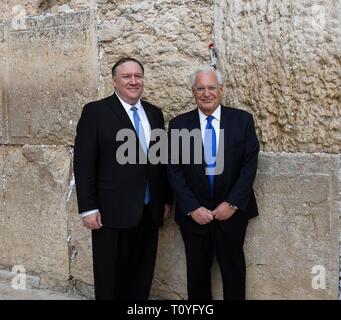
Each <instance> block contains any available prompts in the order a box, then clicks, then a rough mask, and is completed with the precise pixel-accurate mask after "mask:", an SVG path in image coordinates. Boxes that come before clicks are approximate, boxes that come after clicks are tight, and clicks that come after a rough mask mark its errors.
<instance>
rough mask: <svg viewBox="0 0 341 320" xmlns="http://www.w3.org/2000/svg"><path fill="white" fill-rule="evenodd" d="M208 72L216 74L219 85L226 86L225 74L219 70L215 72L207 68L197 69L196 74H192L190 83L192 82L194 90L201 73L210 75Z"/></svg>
mask: <svg viewBox="0 0 341 320" xmlns="http://www.w3.org/2000/svg"><path fill="white" fill-rule="evenodd" d="M208 72H214V73H215V75H216V77H217V80H218V83H219V84H221V85H222V84H224V77H223V74H222V73H221V72H220V71H219V70H213V69H212V68H210V67H206V66H205V67H199V68H196V69H195V70H194V72H193V73H192V74H191V77H190V81H191V86H192V88H193V87H194V85H195V81H196V79H197V76H198V74H199V73H208Z"/></svg>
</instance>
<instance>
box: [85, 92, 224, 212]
mask: <svg viewBox="0 0 341 320" xmlns="http://www.w3.org/2000/svg"><path fill="white" fill-rule="evenodd" d="M115 94H116V96H117V98H118V99H119V100H120V102H121V104H122V106H123V108H124V110H125V111H126V112H127V114H128V116H129V119H130V121H131V123H132V124H133V127H134V128H135V123H134V111H132V110H130V109H131V107H133V106H135V107H136V108H137V113H138V115H139V117H140V121H141V125H142V127H143V131H144V135H145V137H146V143H147V146H149V142H150V134H151V128H150V124H149V121H148V118H147V114H146V112H145V110H144V108H143V106H142V104H141V100H140V99H139V100H138V101H137V102H136V104H134V105H130V104H128V103H126V102H125V101H123V100H122V99H121V97H120V96H119V95H118V94H117V93H116V92H115ZM219 116H220V115H219ZM97 212H99V210H98V209H94V210H90V211H85V212H82V213H81V217H82V218H84V217H86V216H89V215H90V214H94V213H97Z"/></svg>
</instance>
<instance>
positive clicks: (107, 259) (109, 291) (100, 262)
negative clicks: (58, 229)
mask: <svg viewBox="0 0 341 320" xmlns="http://www.w3.org/2000/svg"><path fill="white" fill-rule="evenodd" d="M157 242H158V228H157V226H156V225H155V224H154V223H153V222H152V219H151V216H150V213H149V210H148V206H147V207H145V209H144V212H143V215H142V218H141V220H140V222H139V224H138V226H137V227H135V228H132V229H113V228H107V227H102V228H101V229H99V230H93V231H92V248H93V268H94V281H95V298H96V300H146V299H148V297H149V292H150V287H151V284H152V280H153V274H154V266H155V258H156V250H157Z"/></svg>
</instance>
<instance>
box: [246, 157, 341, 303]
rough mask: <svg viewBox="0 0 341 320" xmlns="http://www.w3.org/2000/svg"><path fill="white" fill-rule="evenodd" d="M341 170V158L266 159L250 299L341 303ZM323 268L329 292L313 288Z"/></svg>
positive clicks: (250, 256)
mask: <svg viewBox="0 0 341 320" xmlns="http://www.w3.org/2000/svg"><path fill="white" fill-rule="evenodd" d="M339 170H340V157H339V156H328V155H322V154H320V155H318V154H316V155H307V154H301V155H300V154H298V155H290V154H262V155H261V157H260V161H259V169H258V174H257V179H256V183H255V189H256V191H257V199H258V204H259V208H260V216H259V217H258V218H256V219H253V220H251V222H250V224H249V228H248V234H247V237H246V244H245V251H246V257H247V270H248V274H247V280H248V286H247V295H248V297H249V299H337V298H338V274H339V231H340V228H339V215H340V171H339ZM315 266H321V267H316V268H317V269H316V270H315V269H313V268H314V267H315ZM319 268H321V269H319ZM322 269H323V270H325V284H326V287H325V289H323V288H320V289H314V283H315V280H316V279H317V278H316V279H315V280H314V277H316V276H318V277H319V276H321V278H320V279H321V280H320V281H319V282H320V284H321V285H322V287H323V270H322ZM317 270H319V271H317ZM321 270H322V271H321ZM320 271H321V272H320Z"/></svg>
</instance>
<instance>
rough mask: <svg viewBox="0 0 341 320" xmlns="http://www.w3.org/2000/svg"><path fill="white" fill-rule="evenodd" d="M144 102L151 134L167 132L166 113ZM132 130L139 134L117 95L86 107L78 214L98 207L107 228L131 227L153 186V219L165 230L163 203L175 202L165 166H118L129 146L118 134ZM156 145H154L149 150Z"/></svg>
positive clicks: (77, 162) (80, 133)
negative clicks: (122, 150)
mask: <svg viewBox="0 0 341 320" xmlns="http://www.w3.org/2000/svg"><path fill="white" fill-rule="evenodd" d="M141 103H142V105H143V108H144V109H145V112H146V114H147V117H148V120H149V123H150V127H151V130H153V129H156V128H159V129H163V128H164V119H163V115H162V112H161V110H160V109H158V108H157V107H155V106H153V105H152V104H150V103H148V102H146V101H141ZM127 128H129V129H131V130H133V132H135V130H134V126H133V124H132V122H131V121H130V119H129V116H128V115H127V113H126V111H125V109H124V108H123V106H122V104H121V102H120V101H119V99H118V98H117V96H116V94H113V95H112V96H110V97H107V98H105V99H102V100H100V101H96V102H91V103H89V104H87V105H85V106H84V108H83V111H82V115H81V118H80V120H79V122H78V125H77V135H76V138H75V147H74V174H75V181H76V190H77V200H78V209H79V212H80V213H82V212H85V211H89V210H93V209H96V208H98V209H99V211H100V213H101V217H102V224H103V225H104V226H107V227H113V228H132V227H134V226H136V225H137V224H138V222H139V221H140V218H141V216H142V212H143V208H144V194H145V189H146V185H147V181H148V183H149V189H150V195H151V201H150V208H151V213H152V218H153V221H154V223H155V224H156V225H157V226H162V224H163V213H164V204H165V203H170V202H171V196H170V191H169V187H168V186H167V182H166V181H167V175H166V166H165V165H160V164H158V165H152V164H150V163H147V164H138V163H137V164H125V165H121V164H120V163H118V161H117V159H116V151H117V149H118V148H119V146H120V145H122V144H123V143H124V141H116V134H117V132H118V131H119V130H121V129H127ZM135 136H136V145H137V148H139V142H138V138H137V135H135ZM154 143H155V141H154V142H153V141H151V143H150V146H151V145H152V144H154ZM140 147H141V146H140ZM137 153H138V152H137Z"/></svg>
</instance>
